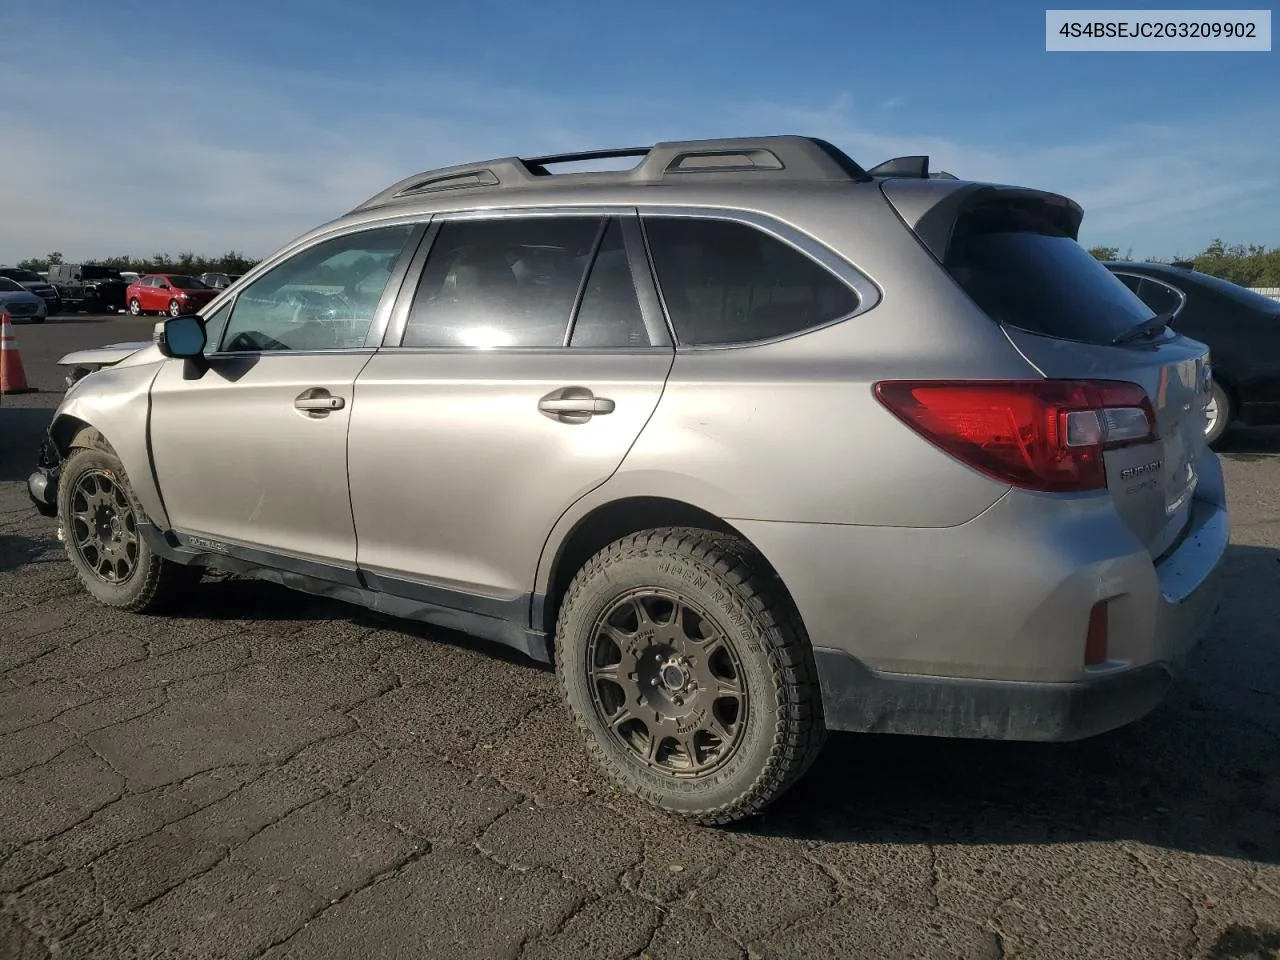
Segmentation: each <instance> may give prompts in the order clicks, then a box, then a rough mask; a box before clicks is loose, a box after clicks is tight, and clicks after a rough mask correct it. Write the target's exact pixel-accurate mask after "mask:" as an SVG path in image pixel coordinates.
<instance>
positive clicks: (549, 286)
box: [402, 216, 604, 348]
mask: <svg viewBox="0 0 1280 960" xmlns="http://www.w3.org/2000/svg"><path fill="white" fill-rule="evenodd" d="M603 227H604V221H603V219H602V218H600V217H586V216H582V217H572V216H565V217H528V218H523V217H500V218H496V219H493V220H456V221H446V222H445V223H444V224H443V225H442V226H441V227H440V233H439V234H438V236H437V237H436V239H435V242H434V243H433V244H432V246H431V252H430V253H429V254H428V255H427V263H426V266H425V267H424V269H423V271H422V278H421V280H419V282H418V289H417V292H416V293H415V295H414V299H413V306H412V308H411V309H410V312H409V319H408V324H407V326H406V327H405V333H404V339H403V341H402V346H406V347H476V348H494V347H561V348H562V347H564V345H565V338H566V335H567V333H568V330H569V320H570V317H571V316H572V314H573V308H574V303H575V301H576V300H577V297H578V292H579V290H580V289H581V288H582V282H583V278H584V277H585V275H586V272H587V268H588V266H590V261H591V254H592V251H593V249H594V248H595V245H596V238H597V237H598V236H599V234H600V231H601V229H602V228H603Z"/></svg>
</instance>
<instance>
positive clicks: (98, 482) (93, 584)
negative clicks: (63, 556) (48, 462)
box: [58, 434, 201, 613]
mask: <svg viewBox="0 0 1280 960" xmlns="http://www.w3.org/2000/svg"><path fill="white" fill-rule="evenodd" d="M81 442H86V443H88V444H89V445H87V446H78V447H74V448H73V449H72V451H71V454H70V456H69V457H68V458H67V460H66V462H65V463H64V464H63V466H62V475H61V478H60V481H59V484H58V520H59V522H60V524H61V526H62V535H63V545H64V547H65V549H66V552H67V559H68V560H70V561H71V566H72V568H73V569H74V570H75V572H76V576H77V577H78V578H79V580H80V582H81V584H83V585H84V588H85V589H86V590H87V591H88V592H89V593H90V594H91V595H92V596H93V597H94V599H96V600H97V601H98V602H99V603H101V604H102V605H103V606H107V607H116V608H118V609H121V610H129V611H132V612H135V613H151V612H155V611H158V610H161V609H163V608H164V607H166V606H168V605H170V603H171V602H172V601H173V600H175V599H176V598H177V597H178V596H180V595H181V594H182V593H184V592H185V591H186V590H187V589H189V588H190V587H191V586H193V585H194V584H195V583H196V581H198V580H199V579H200V574H201V570H200V568H199V567H188V566H183V565H182V564H178V563H173V562H172V561H170V560H166V559H164V558H163V557H160V556H158V555H157V554H155V553H153V552H152V551H151V548H150V547H149V546H147V543H146V541H145V540H144V539H143V538H142V537H141V536H140V535H139V534H138V533H137V525H138V524H139V523H143V522H145V521H146V519H147V517H146V513H145V512H144V511H143V509H142V505H141V504H140V503H139V502H138V498H137V496H136V495H135V494H134V492H133V487H132V486H130V484H129V478H128V476H127V475H126V474H125V472H124V466H123V465H122V464H121V463H120V460H119V458H118V457H116V455H115V453H114V452H113V451H112V450H111V449H110V448H109V447H108V446H107V445H106V443H105V442H104V441H102V440H100V439H98V438H97V437H96V436H95V435H92V434H91V435H90V437H89V439H88V440H87V441H80V440H79V439H78V440H77V441H75V443H81ZM90 484H92V489H93V491H94V496H89V495H88V494H87V493H86V489H87V488H88V485H90ZM95 505H96V508H95ZM113 508H114V509H113ZM104 513H106V514H109V515H110V518H109V519H108V517H104V516H103V514H104ZM77 514H79V515H80V517H84V516H85V515H90V516H94V515H96V516H97V518H98V521H99V524H100V527H99V531H98V533H99V534H100V535H101V534H106V537H105V539H98V540H97V541H96V542H97V545H96V546H90V545H89V544H88V543H87V542H86V541H88V539H89V538H88V537H87V536H86V533H87V532H88V530H89V525H88V524H86V523H85V522H84V521H83V520H82V519H80V518H78V517H77ZM107 528H110V531H114V533H111V532H109V531H108V530H107ZM130 534H132V540H131V543H130ZM113 535H118V536H119V541H118V542H117V543H115V544H114V545H113V544H111V543H109V541H110V540H111V539H112V536H113ZM126 566H127V567H128V573H127V575H122V574H123V573H124V568H125V567H126ZM104 570H111V571H112V572H113V574H114V576H112V575H108V574H105V573H104Z"/></svg>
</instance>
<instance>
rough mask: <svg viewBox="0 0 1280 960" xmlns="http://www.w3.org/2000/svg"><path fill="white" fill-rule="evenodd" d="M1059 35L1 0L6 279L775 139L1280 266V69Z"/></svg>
mask: <svg viewBox="0 0 1280 960" xmlns="http://www.w3.org/2000/svg"><path fill="white" fill-rule="evenodd" d="M1055 6H1063V5H1061V4H1055ZM1044 16H1045V15H1044V6H1043V5H1036V4H1029V3H1025V2H1022V3H1017V2H1002V0H992V2H988V3H985V4H977V3H973V4H964V3H959V2H957V3H946V2H939V0H917V2H916V3H911V4H894V3H889V2H882V3H878V4H867V3H849V2H847V0H846V2H843V3H836V2H832V0H811V2H808V3H799V2H792V3H790V4H785V3H778V2H776V0H772V2H758V0H736V2H732V3H730V2H725V0H699V2H697V3H692V2H685V3H676V2H668V0H647V2H645V3H642V4H636V5H634V6H633V7H632V6H629V5H626V4H618V3H615V4H607V3H601V2H598V0H597V2H591V3H588V2H581V0H571V2H570V0H565V2H561V3H558V4H546V5H540V4H519V3H504V4H498V3H493V2H485V0H469V2H467V3H457V4H451V3H446V4H429V3H422V2H416V3H408V2H397V0H361V2H360V3H353V2H337V0H309V2H297V0H257V2H247V0H223V2H221V3H217V4H213V3H209V2H207V0H205V2H201V3H194V2H187V0H169V2H168V3H165V4H157V3H155V2H154V0H152V2H147V3H143V2H138V0H113V2H111V3H103V2H101V0H0V43H2V44H3V47H4V50H5V56H4V57H3V58H0V262H12V261H14V260H17V259H20V258H22V257H25V256H30V255H41V254H44V253H46V252H48V251H50V250H60V251H62V252H63V253H64V254H65V255H66V256H67V257H68V258H80V257H93V256H106V255H112V254H115V253H134V254H141V255H145V254H149V253H154V252H160V251H169V252H177V251H179V250H183V249H190V250H194V251H196V252H200V253H218V252H222V251H224V250H227V249H230V248H234V249H238V250H242V251H244V252H247V253H249V254H251V255H256V256H261V255H265V254H267V253H269V252H271V251H272V250H273V249H275V248H276V247H278V246H280V245H281V244H282V243H284V242H285V241H287V240H289V239H290V238H292V237H293V236H295V235H297V234H298V233H300V232H302V231H303V230H305V229H307V228H309V227H310V226H313V225H315V224H316V223H319V222H322V221H324V220H327V219H329V218H331V217H333V216H335V215H338V214H340V213H342V212H344V211H345V210H347V209H349V208H350V207H351V206H354V205H355V204H356V203H358V202H359V201H361V200H363V199H365V198H366V197H367V196H369V195H371V194H373V193H375V192H377V191H378V190H379V189H381V188H382V187H383V186H386V185H387V184H389V183H391V182H393V181H395V180H397V179H399V178H400V177H402V176H406V175H408V174H411V173H413V172H415V171H417V170H422V169H427V168H430V167H434V166H440V165H445V164H449V163H456V162H462V161H466V160H475V159H482V158H487V157H492V156H504V155H509V154H512V153H517V154H521V153H522V154H525V155H529V154H536V153H540V152H542V153H545V152H552V151H561V150H571V149H585V148H590V147H596V146H618V145H626V146H631V145H636V144H644V143H652V142H654V141H655V140H661V139H673V138H684V137H704V136H739V135H753V134H757V133H804V134H812V135H816V136H821V137H825V138H826V139H829V140H831V141H833V142H835V143H837V144H838V145H840V146H841V147H843V148H844V149H846V150H847V151H848V152H849V153H850V154H851V155H852V156H853V157H854V158H855V159H857V160H859V161H860V162H862V163H864V164H865V165H871V164H874V163H877V162H879V161H881V160H884V159H887V158H889V157H892V156H898V155H902V154H911V153H928V154H930V155H931V156H932V157H933V158H934V166H935V168H942V169H947V170H950V171H951V172H953V173H956V174H957V175H959V176H962V177H969V178H973V179H982V180H998V181H1004V182H1017V183H1023V184H1028V185H1032V186H1039V187H1045V188H1049V189H1054V190H1059V191H1062V192H1064V193H1067V194H1069V195H1070V196H1072V197H1074V198H1075V199H1077V200H1078V201H1080V202H1081V203H1082V204H1083V205H1084V207H1085V220H1084V227H1083V230H1082V234H1081V240H1082V242H1085V243H1087V244H1095V243H1097V244H1108V245H1115V246H1119V247H1121V248H1122V249H1126V248H1130V247H1131V248H1132V249H1133V252H1134V254H1135V255H1137V256H1144V255H1150V256H1169V255H1173V254H1176V253H1192V252H1195V251H1198V250H1199V249H1201V248H1203V247H1204V246H1205V245H1206V244H1207V243H1208V242H1209V241H1211V240H1212V239H1213V238H1215V237H1219V236H1220V237H1222V238H1223V239H1224V240H1227V241H1229V242H1233V241H1234V242H1246V243H1248V242H1252V243H1262V244H1266V245H1268V246H1273V245H1280V160H1277V158H1278V157H1280V96H1277V94H1280V52H1275V51H1273V52H1271V53H1248V54H1244V53H1239V54H1236V53H1151V54H1138V53H1106V54H1104V53H1092V54H1077V53H1047V52H1045V50H1044Z"/></svg>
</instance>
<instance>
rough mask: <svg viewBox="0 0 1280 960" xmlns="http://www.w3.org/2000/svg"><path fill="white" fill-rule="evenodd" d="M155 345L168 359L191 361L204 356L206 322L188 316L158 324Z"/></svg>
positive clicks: (154, 337) (173, 318) (171, 318)
mask: <svg viewBox="0 0 1280 960" xmlns="http://www.w3.org/2000/svg"><path fill="white" fill-rule="evenodd" d="M153 339H154V340H155V344H156V346H157V347H159V348H160V352H161V353H163V354H164V355H165V356H166V357H171V358H174V359H178V360H189V359H191V358H192V357H201V356H204V347H205V339H206V338H205V332H204V320H203V319H202V318H200V317H197V316H194V315H191V314H188V315H187V316H183V317H170V318H169V319H168V320H165V321H163V322H161V323H158V324H156V330H155V334H154V336H153Z"/></svg>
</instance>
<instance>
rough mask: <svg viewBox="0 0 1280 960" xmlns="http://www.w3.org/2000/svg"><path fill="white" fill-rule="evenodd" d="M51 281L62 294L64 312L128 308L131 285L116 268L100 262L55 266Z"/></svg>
mask: <svg viewBox="0 0 1280 960" xmlns="http://www.w3.org/2000/svg"><path fill="white" fill-rule="evenodd" d="M49 282H50V283H51V284H53V286H54V289H56V290H57V291H58V296H59V297H60V298H61V300H62V308H63V309H64V310H68V311H71V310H87V311H89V312H91V313H116V312H117V311H120V310H123V309H124V293H125V290H126V288H127V287H128V284H127V283H125V280H124V278H123V277H122V276H120V271H119V270H117V269H116V268H115V267H105V266H102V265H101V264H97V263H55V264H53V265H51V266H50V267H49Z"/></svg>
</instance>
